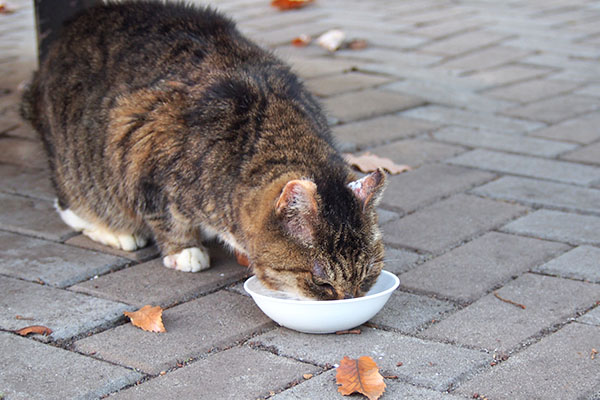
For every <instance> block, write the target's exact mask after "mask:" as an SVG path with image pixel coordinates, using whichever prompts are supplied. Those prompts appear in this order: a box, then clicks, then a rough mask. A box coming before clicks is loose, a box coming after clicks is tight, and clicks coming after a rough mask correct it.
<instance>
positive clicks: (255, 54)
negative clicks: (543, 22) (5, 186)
mask: <svg viewBox="0 0 600 400" xmlns="http://www.w3.org/2000/svg"><path fill="white" fill-rule="evenodd" d="M23 109H24V110H25V114H26V115H27V117H28V118H29V119H30V120H31V122H32V124H33V125H34V127H36V129H37V130H38V131H39V132H40V134H41V136H42V139H43V141H44V144H45V147H46V150H47V152H48V156H49V163H50V168H51V170H52V174H53V182H54V185H55V187H56V191H57V196H58V201H59V205H60V207H61V209H67V208H68V209H70V210H73V211H74V212H75V213H76V214H77V215H79V216H81V217H83V218H85V219H88V220H90V221H94V222H95V223H98V224H101V225H103V226H105V227H107V228H108V229H110V230H111V231H115V232H123V233H136V234H141V235H151V236H152V237H154V240H155V241H156V242H157V244H158V245H159V246H160V248H161V251H162V252H163V254H164V255H170V254H175V253H178V252H180V251H181V250H182V249H185V248H189V247H194V246H198V244H199V241H200V240H201V238H202V236H203V233H207V232H209V233H216V234H217V235H218V236H219V237H220V238H221V239H222V240H223V241H224V242H226V243H228V244H229V245H230V246H231V247H233V248H234V249H235V250H236V251H238V252H239V253H241V254H243V255H246V256H247V257H248V259H249V260H250V265H251V267H252V268H253V270H254V272H255V273H256V275H257V276H258V278H259V279H261V280H262V282H264V283H265V284H266V285H267V286H269V287H271V288H274V289H280V290H288V291H295V292H297V293H299V294H301V295H303V296H305V297H310V298H317V299H334V298H344V297H353V296H360V295H363V294H364V292H365V291H366V290H368V288H369V287H370V286H371V285H372V284H373V282H374V280H375V279H376V277H377V276H378V275H379V273H380V271H381V268H382V266H383V262H382V259H383V244H382V240H381V235H380V233H379V229H378V227H377V214H376V211H375V207H376V205H377V202H378V200H379V198H380V196H381V193H382V190H383V186H384V183H385V179H384V175H383V173H382V172H381V171H377V172H375V173H373V174H371V175H369V176H367V177H365V178H363V180H361V181H360V182H359V183H353V184H351V182H356V179H357V178H356V176H355V175H354V174H353V173H352V172H351V171H350V169H349V167H348V166H347V164H346V163H345V162H344V160H343V159H342V157H341V156H340V155H339V153H338V152H337V151H336V149H335V147H334V144H333V140H332V137H331V134H330V132H329V128H328V126H327V123H326V119H325V117H324V115H323V113H322V112H321V109H320V106H319V105H318V103H317V102H316V101H315V100H314V98H313V97H312V96H311V95H310V94H309V93H308V92H307V91H306V90H305V89H304V87H303V85H302V83H301V82H300V81H299V80H298V79H297V78H296V76H295V75H293V74H292V73H291V72H290V70H289V68H288V67H287V66H285V65H284V64H283V63H281V62H280V61H279V60H278V59H276V58H275V57H274V56H272V55H271V54H270V53H268V52H265V51H264V50H262V49H260V48H259V47H258V46H256V45H255V44H253V43H252V42H250V41H248V40H247V39H245V38H244V37H243V36H241V35H240V33H239V32H238V31H237V30H236V29H235V26H234V25H233V23H232V22H230V21H229V20H227V19H225V18H224V17H222V16H221V15H219V14H218V13H215V12H213V11H211V10H207V9H197V8H193V7H189V6H184V5H182V4H167V5H163V4H160V3H157V2H152V1H144V2H138V3H125V4H120V5H119V4H109V5H106V6H98V7H96V8H93V9H91V10H89V11H87V12H85V13H84V14H82V15H80V16H79V17H77V18H76V19H74V20H73V21H71V22H70V23H69V24H67V25H66V27H65V29H64V31H63V33H62V36H61V38H60V39H59V40H57V42H55V43H54V45H53V46H52V48H51V50H50V52H49V55H48V57H47V59H46V60H44V62H43V63H42V64H41V67H40V70H39V71H38V73H37V74H36V75H35V77H34V81H33V83H32V85H31V88H30V90H29V91H28V92H27V93H26V95H25V99H24V105H23ZM349 184H351V186H348V185H349Z"/></svg>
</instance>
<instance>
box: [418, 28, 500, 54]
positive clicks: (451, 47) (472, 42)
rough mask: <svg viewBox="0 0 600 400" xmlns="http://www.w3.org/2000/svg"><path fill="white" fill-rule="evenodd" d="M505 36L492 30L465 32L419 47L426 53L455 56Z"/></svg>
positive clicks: (497, 40)
mask: <svg viewBox="0 0 600 400" xmlns="http://www.w3.org/2000/svg"><path fill="white" fill-rule="evenodd" d="M507 37H508V36H507V35H504V34H497V33H492V32H482V31H474V32H466V33H462V34H458V35H455V36H452V37H450V38H447V39H441V40H438V41H435V42H433V43H431V44H428V45H425V46H421V48H420V49H421V51H424V52H427V53H433V54H442V55H445V56H456V55H459V54H462V53H467V52H469V51H474V50H476V49H478V48H483V47H486V46H490V45H492V44H496V43H499V42H501V41H502V40H504V39H506V38H507Z"/></svg>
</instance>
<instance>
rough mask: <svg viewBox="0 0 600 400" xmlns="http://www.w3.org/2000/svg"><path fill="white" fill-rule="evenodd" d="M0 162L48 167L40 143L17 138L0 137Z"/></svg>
mask: <svg viewBox="0 0 600 400" xmlns="http://www.w3.org/2000/svg"><path fill="white" fill-rule="evenodd" d="M0 162H2V163H7V164H13V165H20V166H23V167H28V168H39V169H46V168H48V162H47V161H46V153H45V152H44V149H43V147H42V144H41V143H40V142H39V141H33V140H25V139H18V138H10V137H5V138H0Z"/></svg>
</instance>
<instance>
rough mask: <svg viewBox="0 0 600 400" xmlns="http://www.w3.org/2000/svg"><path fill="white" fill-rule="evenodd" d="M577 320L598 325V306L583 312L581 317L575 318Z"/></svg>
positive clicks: (599, 310)
mask: <svg viewBox="0 0 600 400" xmlns="http://www.w3.org/2000/svg"><path fill="white" fill-rule="evenodd" d="M577 321H578V322H581V323H582V324H588V325H596V326H600V307H596V308H594V309H593V310H592V311H588V312H587V313H585V314H583V315H582V316H581V317H579V318H577Z"/></svg>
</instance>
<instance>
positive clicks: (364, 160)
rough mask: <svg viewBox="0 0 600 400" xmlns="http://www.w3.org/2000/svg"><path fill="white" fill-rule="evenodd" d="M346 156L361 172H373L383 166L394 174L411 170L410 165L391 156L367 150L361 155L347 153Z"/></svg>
mask: <svg viewBox="0 0 600 400" xmlns="http://www.w3.org/2000/svg"><path fill="white" fill-rule="evenodd" d="M344 158H345V159H346V161H348V163H349V164H350V165H352V166H354V167H355V168H356V169H358V170H359V171H361V172H365V173H366V172H373V171H375V170H376V169H377V168H379V167H381V168H383V169H385V170H386V171H387V172H389V173H390V174H392V175H395V174H400V173H402V172H406V171H410V170H411V168H410V167H409V166H408V165H399V164H396V163H395V162H393V161H392V160H390V159H389V158H385V157H379V156H377V155H375V154H371V153H369V152H366V153H364V154H362V155H360V156H355V155H354V154H350V153H346V154H344Z"/></svg>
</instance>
